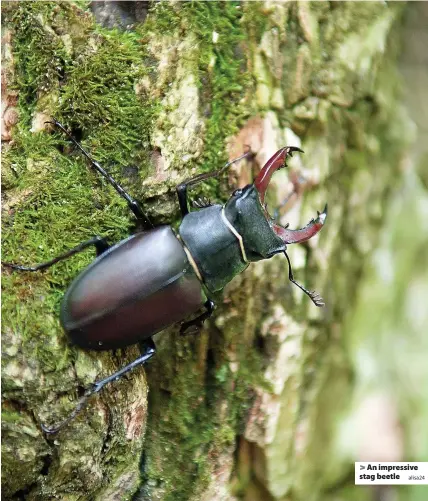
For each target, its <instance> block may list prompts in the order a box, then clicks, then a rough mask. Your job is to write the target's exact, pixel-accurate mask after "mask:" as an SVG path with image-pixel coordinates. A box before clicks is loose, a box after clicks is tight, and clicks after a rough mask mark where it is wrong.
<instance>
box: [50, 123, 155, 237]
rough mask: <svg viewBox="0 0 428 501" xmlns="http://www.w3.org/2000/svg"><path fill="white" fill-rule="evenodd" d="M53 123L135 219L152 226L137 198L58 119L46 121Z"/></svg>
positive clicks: (149, 226)
mask: <svg viewBox="0 0 428 501" xmlns="http://www.w3.org/2000/svg"><path fill="white" fill-rule="evenodd" d="M46 123H50V124H53V125H55V127H58V129H60V130H61V131H62V132H63V133H64V134H65V135H66V136H67V137H68V139H69V140H70V141H71V142H72V143H73V144H74V145H75V146H76V147H77V148H78V149H79V151H80V152H81V153H82V154H83V156H84V157H85V158H87V159H88V160H89V162H90V163H91V166H92V167H93V168H94V169H95V170H96V171H97V172H99V173H100V174H101V175H102V176H103V177H104V178H105V179H107V181H108V182H109V183H110V184H111V186H113V188H114V189H115V190H116V191H117V192H118V193H119V195H120V196H121V197H122V198H124V199H125V200H126V201H127V203H128V207H129V208H130V210H131V211H132V212H133V213H134V215H135V217H136V218H137V220H138V221H139V222H140V223H141V225H142V226H143V227H144V228H148V229H151V228H153V224H152V223H151V221H150V219H149V218H148V216H147V215H146V214H145V212H144V211H143V208H142V207H141V205H140V203H139V202H138V200H136V199H135V198H134V197H132V196H131V195H129V193H127V192H126V191H125V190H124V189H123V188H122V186H120V184H119V183H117V182H116V181H115V180H114V179H113V178H112V177H111V176H110V174H108V173H107V172H106V171H105V170H104V169H103V168H102V167H101V165H100V164H99V163H98V162H97V161H96V160H94V159H93V158H92V157H91V155H90V154H89V153H88V152H87V151H86V150H85V149H84V148H83V146H82V145H81V144H80V143H79V142H78V141H76V139H75V138H74V137H73V136H72V135H71V134H70V133H69V132H68V131H67V129H66V128H65V127H64V126H63V125H62V124H61V123H60V122H58V120H55V119H52V121H51V122H46Z"/></svg>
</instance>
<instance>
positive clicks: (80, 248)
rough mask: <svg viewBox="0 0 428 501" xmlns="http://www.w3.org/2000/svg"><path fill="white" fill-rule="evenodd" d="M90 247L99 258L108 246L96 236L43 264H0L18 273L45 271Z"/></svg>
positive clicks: (104, 240) (103, 239) (105, 241)
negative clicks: (92, 246)
mask: <svg viewBox="0 0 428 501" xmlns="http://www.w3.org/2000/svg"><path fill="white" fill-rule="evenodd" d="M91 245H94V246H95V249H96V252H97V256H100V255H101V254H102V253H103V252H105V251H106V250H107V249H108V248H109V247H110V246H109V244H108V243H107V240H106V239H105V238H102V237H99V236H96V237H93V238H91V239H89V240H86V241H85V242H82V243H81V244H79V245H76V247H74V248H73V249H71V250H69V251H67V252H64V254H60V255H59V256H57V257H54V258H53V259H50V260H49V261H46V262H44V263H40V264H36V265H34V266H23V265H21V264H13V263H3V262H2V263H1V264H2V265H3V266H6V267H8V268H12V269H13V270H19V271H39V270H45V269H46V268H50V267H51V266H52V265H54V264H55V263H58V261H63V260H64V259H67V258H69V257H71V256H74V254H77V253H79V252H82V251H83V250H85V249H86V248H87V247H90V246H91Z"/></svg>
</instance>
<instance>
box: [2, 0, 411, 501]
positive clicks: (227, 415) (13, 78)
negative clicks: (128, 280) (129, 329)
mask: <svg viewBox="0 0 428 501" xmlns="http://www.w3.org/2000/svg"><path fill="white" fill-rule="evenodd" d="M88 7H89V4H88V3H87V2H73V3H69V2H27V1H22V2H19V3H15V2H4V3H3V10H4V22H5V23H6V26H7V29H8V30H9V33H10V39H8V40H7V43H8V47H9V49H10V51H9V54H10V55H11V58H10V59H8V68H9V69H10V71H9V72H8V74H7V78H6V83H7V84H8V85H9V86H10V88H11V89H12V90H13V92H14V93H16V95H17V100H18V101H17V104H16V109H17V110H18V116H19V120H18V121H17V123H16V125H15V124H14V123H10V125H11V126H12V129H11V131H10V137H11V139H12V140H11V141H10V142H9V144H7V145H6V146H5V151H4V160H3V167H2V168H3V183H4V186H5V188H7V192H6V194H5V203H4V209H5V212H4V218H3V258H2V259H3V260H4V261H15V262H23V263H36V262H41V261H44V260H46V259H49V258H51V257H53V256H55V255H58V254H60V253H61V252H63V251H64V250H66V249H68V248H71V247H72V246H74V245H76V244H77V243H78V242H80V241H82V240H85V239H87V238H89V237H91V236H93V235H95V234H100V235H103V236H105V237H107V239H108V240H109V241H112V242H113V241H119V240H120V239H121V238H124V237H125V236H126V235H127V234H128V232H129V230H130V229H132V226H133V222H132V218H131V217H130V216H129V214H128V211H127V208H126V206H125V204H124V203H123V201H121V200H120V199H119V198H118V197H117V196H116V194H115V193H114V192H113V190H112V189H111V188H110V187H108V186H106V185H105V184H104V183H103V182H100V181H99V179H98V178H97V177H96V175H95V174H93V173H92V172H91V171H90V170H89V169H88V168H87V167H86V165H85V162H84V161H83V160H82V159H81V158H80V157H79V156H78V155H76V154H75V152H74V151H73V149H72V148H71V147H70V146H69V144H68V142H67V141H66V139H65V138H63V137H61V136H60V135H58V134H55V133H54V132H53V131H52V130H51V129H50V128H49V126H47V125H46V124H45V123H44V122H45V121H46V119H47V118H49V117H52V116H54V117H55V118H57V119H58V120H60V121H62V122H64V124H65V125H66V127H67V128H68V129H70V130H71V131H72V132H73V133H74V134H75V135H76V136H77V137H78V138H79V139H80V140H81V141H82V143H83V145H84V146H85V147H86V148H88V149H89V150H90V151H91V152H92V153H93V155H94V156H95V157H96V159H97V160H98V161H100V163H102V164H103V165H104V166H105V167H106V168H108V169H109V171H110V172H111V173H112V174H113V175H114V176H115V177H117V178H118V180H119V181H120V182H121V184H123V185H124V186H126V187H127V189H128V190H129V191H131V192H132V193H134V194H135V195H136V196H137V198H139V199H141V200H142V201H143V203H144V204H145V207H147V210H148V213H149V215H150V217H151V218H152V220H153V221H155V222H156V223H169V222H171V221H172V222H174V221H177V220H178V205H177V203H176V201H175V194H174V186H175V185H176V184H177V183H178V182H180V181H182V180H184V179H185V178H187V177H189V176H191V175H193V174H195V173H198V172H201V171H208V170H214V169H217V168H219V167H220V166H221V165H222V164H223V163H224V162H225V161H226V160H227V158H228V152H229V155H232V156H233V154H235V156H236V155H237V154H240V153H242V149H243V148H244V146H245V145H249V146H250V147H251V148H252V149H253V150H254V151H255V152H257V153H258V155H257V157H256V160H257V162H256V163H257V164H258V165H259V166H260V165H261V164H263V162H264V160H266V159H267V158H268V156H270V155H271V154H272V153H273V152H274V151H275V150H276V149H278V148H279V147H281V146H283V145H284V144H287V143H288V144H293V145H295V146H302V147H303V149H304V150H305V152H306V153H305V156H304V157H302V158H299V159H293V162H290V176H287V174H286V173H280V174H278V176H277V178H276V183H275V186H273V187H272V190H270V194H269V202H270V203H271V204H277V203H278V202H279V201H280V200H281V199H282V198H284V196H285V194H286V192H287V190H288V189H289V188H290V181H289V180H290V179H298V178H299V179H300V178H304V181H303V180H302V179H301V180H300V184H301V185H303V186H304V187H305V188H306V191H305V193H304V195H303V196H302V192H303V189H301V190H300V191H299V194H298V196H297V197H296V196H295V197H294V198H292V200H291V203H289V204H288V205H287V209H289V210H288V212H287V214H286V215H285V216H284V215H283V216H282V219H283V222H285V220H287V221H289V222H290V223H291V224H292V225H294V226H298V225H299V224H302V223H303V224H305V223H306V222H307V220H309V219H310V218H311V217H313V215H314V212H315V210H316V209H318V210H321V209H322V207H323V206H324V203H325V201H328V202H329V205H330V212H329V219H328V224H327V225H326V227H325V229H324V230H323V232H322V233H321V235H320V237H319V238H317V239H316V240H314V241H311V242H310V243H309V244H308V245H307V246H304V247H302V246H301V247H299V246H294V247H293V248H290V257H291V258H292V261H293V263H294V267H295V274H296V276H298V278H299V281H301V282H303V283H305V285H306V286H308V287H310V288H316V289H317V290H319V291H322V292H323V294H324V295H325V299H326V302H327V307H326V308H325V310H323V311H320V310H317V309H315V307H313V305H312V304H311V303H309V301H308V300H307V299H305V298H302V295H301V292H300V291H298V290H294V289H292V288H290V286H289V283H288V281H287V270H286V266H285V263H284V262H283V261H284V260H283V259H282V260H281V259H280V258H275V259H273V260H271V261H267V262H261V263H257V265H254V266H252V267H251V268H250V269H248V270H247V271H246V273H245V274H243V275H242V276H240V277H237V279H235V280H234V281H233V282H232V284H230V286H229V287H228V288H227V289H226V291H225V295H224V299H220V300H219V301H218V308H217V311H216V314H215V315H214V317H213V319H212V320H211V321H210V322H207V324H206V327H205V328H204V330H203V331H202V332H201V334H200V335H199V336H198V337H190V338H188V337H186V338H182V337H180V336H179V335H178V328H177V327H172V328H170V329H168V330H167V331H165V332H164V333H162V334H160V335H159V336H157V337H156V343H157V345H158V354H157V357H156V358H155V359H154V360H153V361H152V362H151V364H150V365H149V366H148V367H147V374H148V376H147V380H148V381H149V387H150V392H149V406H148V408H149V410H148V411H147V382H146V377H145V375H144V371H143V370H141V369H140V370H137V371H135V373H133V374H132V376H130V377H129V378H127V379H126V380H121V381H118V382H117V383H115V384H114V385H111V387H110V388H109V389H108V390H106V391H104V392H103V393H102V394H101V395H100V396H99V397H97V398H94V399H93V400H92V401H91V404H90V405H89V406H88V409H87V410H86V411H85V412H84V413H82V414H81V415H80V416H79V417H78V418H77V419H76V420H75V421H74V422H73V423H71V424H70V426H68V427H67V428H66V429H64V430H63V431H61V433H60V434H59V435H58V436H57V437H55V438H54V439H47V438H46V437H44V436H43V434H42V433H41V431H40V427H39V425H40V423H41V422H45V423H50V422H54V421H56V420H59V419H61V418H63V417H64V416H66V415H67V414H68V413H69V412H70V410H71V409H72V408H73V405H74V402H75V401H76V399H77V393H78V391H77V390H78V389H80V390H81V389H82V388H83V387H86V386H87V385H89V384H90V383H91V382H93V381H94V380H95V379H97V378H99V377H101V376H102V375H107V374H109V373H111V372H113V371H114V370H115V369H116V368H118V367H119V366H121V365H123V364H124V363H125V361H129V360H131V359H132V358H135V357H136V356H137V353H138V349H137V348H136V347H133V348H129V349H127V350H122V351H121V352H119V353H113V354H112V353H102V354H100V353H96V354H92V353H87V352H83V351H82V350H78V349H76V348H75V347H72V346H70V345H69V344H68V343H67V340H66V339H65V335H64V333H63V332H62V331H61V328H60V325H59V321H58V310H59V304H60V301H61V297H62V294H63V292H64V290H65V289H66V287H67V284H69V283H70V281H71V280H72V279H73V278H74V277H75V276H76V275H77V273H78V272H79V270H81V269H82V268H84V266H85V265H87V264H88V263H89V262H90V260H91V255H90V252H87V253H84V254H82V255H79V256H76V257H74V258H73V259H72V260H70V261H68V262H66V263H63V264H60V265H58V266H55V267H53V268H51V269H49V270H47V271H46V272H44V273H43V274H40V275H36V274H26V273H23V274H18V273H9V272H6V273H5V274H4V277H3V286H4V291H5V292H4V294H3V326H4V333H3V351H4V359H3V397H4V405H3V416H4V417H3V447H4V449H3V450H4V453H3V471H4V472H5V473H6V474H5V476H4V480H3V486H4V487H3V489H4V491H3V492H4V495H5V496H6V497H7V496H8V497H9V498H10V499H19V497H20V496H21V498H22V497H24V498H25V499H29V500H33V499H34V500H36V499H41V498H43V499H63V500H77V499H103V500H106V499H131V497H132V496H134V499H142V498H144V499H159V500H172V499H173V500H189V499H193V500H197V499H198V500H201V499H204V500H207V501H208V500H214V499H215V500H216V501H218V500H221V499H224V500H234V499H246V500H247V501H250V500H252V499H254V500H256V499H263V500H268V499H277V500H282V499H290V500H291V499H292V500H295V501H298V500H303V499H304V500H307V499H323V496H325V495H326V494H325V493H326V492H327V493H328V492H329V490H331V489H334V488H335V487H334V486H335V485H337V484H340V482H342V481H343V479H346V475H347V473H348V471H347V469H346V468H347V466H346V465H344V464H343V463H340V461H337V462H331V463H330V462H328V460H327V459H328V454H329V450H330V448H331V446H332V443H331V442H332V436H333V430H334V421H335V417H336V416H337V414H338V413H339V412H340V411H341V410H342V409H343V407H344V405H345V404H346V401H347V398H346V395H347V394H348V393H349V391H350V388H351V385H352V377H351V374H350V364H349V360H348V359H347V352H346V349H345V347H344V345H343V337H342V336H343V335H344V333H343V332H342V330H341V329H342V325H343V321H344V318H345V317H346V315H347V314H348V311H349V309H352V304H353V299H354V297H355V294H356V291H357V290H358V285H359V283H360V279H361V273H362V269H363V266H364V263H365V260H366V259H367V256H369V255H370V252H371V250H372V249H373V246H374V245H375V243H376V240H377V234H378V230H379V227H380V226H381V224H382V220H383V206H384V203H385V199H386V196H387V194H388V192H389V190H390V189H391V186H392V185H393V184H394V183H395V182H396V181H397V178H398V175H399V169H398V167H399V162H400V158H401V154H402V151H403V150H404V148H405V146H406V142H407V137H406V134H405V128H406V118H405V116H404V115H402V114H401V112H400V108H399V106H397V98H396V91H397V85H396V84H395V74H394V60H395V57H396V47H395V44H394V36H395V34H396V33H397V32H398V31H397V30H398V28H397V21H398V20H399V17H400V12H401V10H402V5H401V4H385V3H377V2H376V3H364V4H363V3H351V2H349V3H347V2H338V3H329V4H327V3H317V2H313V3H303V2H299V3H293V2H289V3H279V2H243V3H238V2H159V3H154V4H153V5H151V6H150V8H149V12H148V15H147V18H146V19H145V22H144V24H138V23H137V24H136V25H135V26H132V27H131V28H130V29H124V28H123V26H121V27H120V29H112V28H105V27H102V26H100V25H98V24H97V23H95V21H94V19H93V17H92V14H91V13H90V12H89V10H88ZM373 166H376V169H373V168H372V167H373ZM250 167H251V166H249V165H246V166H244V167H242V166H238V167H237V168H236V169H235V170H234V171H233V174H234V175H233V176H232V179H233V182H234V183H235V184H240V183H244V184H245V181H246V180H248V179H250V177H251V176H250V174H249V171H250ZM293 176H294V178H293ZM229 191H230V187H229V186H228V185H227V180H226V179H222V180H220V182H219V183H212V184H208V185H207V186H206V187H203V188H202V189H201V191H200V194H203V195H205V196H208V197H210V198H214V197H216V198H219V199H224V198H225V197H227V193H228V192H229ZM166 309H167V305H166ZM147 422H148V426H147V431H146V423H147ZM12 472H13V473H12ZM344 495H345V494H344Z"/></svg>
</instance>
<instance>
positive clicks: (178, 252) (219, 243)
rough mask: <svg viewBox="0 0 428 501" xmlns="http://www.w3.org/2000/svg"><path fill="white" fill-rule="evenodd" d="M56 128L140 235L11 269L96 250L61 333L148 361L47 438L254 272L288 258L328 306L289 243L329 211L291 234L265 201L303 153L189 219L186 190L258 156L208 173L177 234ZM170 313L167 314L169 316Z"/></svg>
mask: <svg viewBox="0 0 428 501" xmlns="http://www.w3.org/2000/svg"><path fill="white" fill-rule="evenodd" d="M50 123H52V124H53V125H55V126H56V127H58V128H59V129H60V130H61V131H62V132H63V133H65V134H66V135H67V136H68V138H69V139H70V141H72V143H73V144H74V145H75V146H76V147H77V148H78V149H79V150H80V152H81V153H82V154H83V155H84V156H85V157H86V158H87V160H89V162H90V164H91V166H92V167H93V168H94V169H95V170H96V171H98V172H99V173H100V174H101V175H102V176H103V177H104V178H105V179H106V180H107V181H108V182H109V183H110V184H111V185H112V186H113V187H114V188H115V189H116V191H117V192H118V193H119V195H120V196H122V197H123V198H124V199H125V200H126V201H127V203H128V206H129V208H130V209H131V211H132V212H133V213H134V215H135V216H136V218H137V220H138V221H139V223H140V224H141V226H142V227H143V228H144V229H145V230H147V231H143V232H139V233H136V234H134V235H131V236H130V237H128V238H126V239H125V240H122V241H121V242H119V243H117V244H115V245H113V246H110V245H109V244H108V243H107V242H106V240H105V239H104V238H102V237H99V236H97V237H94V238H91V239H90V240H87V241H85V242H82V243H81V244H79V245H78V246H76V247H74V248H73V249H71V250H69V251H68V252H65V253H64V254H61V255H60V256H57V257H55V258H54V259H51V260H50V261H47V262H45V263H41V264H39V265H36V266H32V267H28V266H22V265H18V264H12V263H3V264H4V265H5V266H7V267H9V268H12V269H15V270H21V271H38V270H43V269H46V268H49V267H50V266H52V265H54V264H55V263H57V262H58V261H61V260H64V259H67V258H68V257H70V256H73V255H74V254H77V253H78V252H81V251H82V250H84V249H86V248H87V247H90V246H92V245H93V246H94V247H95V249H96V253H97V258H96V259H95V260H94V261H93V262H92V263H91V264H90V265H89V266H88V267H87V268H86V269H84V270H83V271H82V272H81V273H80V274H79V275H78V276H77V278H76V279H75V280H74V281H73V282H72V284H71V285H70V287H69V289H68V290H67V292H66V294H65V296H64V299H63V301H62V304H61V315H60V319H61V324H62V326H63V328H64V330H65V332H66V333H67V334H68V335H69V337H70V339H71V340H72V342H73V343H75V344H76V345H78V346H80V347H81V348H86V349H91V350H110V349H114V348H121V347H124V346H128V345H131V344H135V343H137V342H139V341H144V342H145V344H144V349H143V353H142V355H141V356H140V357H138V358H137V359H136V360H134V361H133V362H131V363H130V364H128V365H126V366H125V367H123V368H122V369H120V370H119V371H117V372H115V373H114V374H112V375H111V376H109V377H106V378H104V379H102V380H100V381H97V382H95V383H94V384H93V385H92V386H91V387H90V388H88V389H87V390H86V391H85V393H84V395H83V396H82V397H81V398H80V400H79V401H78V403H77V405H76V408H75V409H74V411H73V412H72V413H71V414H70V415H69V416H68V417H67V418H66V419H65V420H64V421H62V422H61V423H60V424H58V425H57V426H53V427H46V426H43V425H42V428H43V430H44V431H45V432H46V433H56V432H57V431H58V430H59V429H60V428H62V426H64V425H65V424H67V423H68V422H70V421H71V420H72V419H74V417H75V416H76V415H77V414H78V413H79V412H80V410H82V408H83V407H84V406H85V404H86V402H87V400H88V398H89V397H90V396H92V395H94V394H96V393H98V392H99V391H100V390H101V389H102V388H103V387H104V386H105V385H106V384H108V383H110V382H112V381H114V380H115V379H117V378H119V377H120V376H122V375H124V374H126V373H127V372H129V371H130V370H132V369H133V368H135V367H137V366H138V365H142V364H145V363H146V362H147V361H148V360H149V359H150V358H151V357H152V356H153V355H154V354H155V353H156V347H155V344H154V342H153V339H152V336H153V335H154V334H156V333H157V332H160V331H162V330H163V329H165V328H166V327H168V326H170V325H172V324H175V323H177V322H180V321H182V320H184V319H185V318H186V317H189V315H192V314H194V313H196V312H197V311H198V310H200V308H202V307H203V308H205V311H204V312H203V313H202V314H200V315H199V316H197V317H196V318H194V319H192V320H189V321H186V322H184V323H183V324H182V325H181V328H180V333H182V334H183V333H184V332H185V331H186V330H188V329H189V328H190V327H192V326H197V327H201V326H202V324H203V322H204V320H206V319H207V318H209V317H210V316H211V314H212V312H213V310H214V301H213V299H212V298H213V294H214V293H216V292H219V291H221V290H222V289H223V288H224V286H225V285H226V284H227V283H229V282H230V281H231V280H232V279H233V277H235V276H236V275H237V274H239V273H241V272H242V271H243V270H245V268H247V266H248V265H249V263H251V262H254V261H259V260H261V259H269V258H271V257H272V256H274V255H275V254H279V253H283V254H284V255H285V257H286V259H287V262H288V267H289V280H290V281H291V282H292V283H293V284H295V285H297V287H299V288H300V289H301V290H302V291H303V292H304V293H305V294H307V295H308V296H309V297H310V299H311V300H312V302H313V303H314V304H315V305H316V306H324V301H323V299H322V298H321V297H320V296H319V295H318V294H317V293H316V292H315V291H308V290H307V289H305V288H304V287H303V286H302V285H300V284H299V283H298V282H296V280H295V279H294V276H293V271H292V268H291V263H290V259H289V257H288V255H287V252H286V249H287V244H293V243H300V242H305V241H307V240H309V239H310V238H311V237H312V236H314V235H315V234H316V233H318V232H319V231H320V229H321V228H322V227H323V225H324V223H325V220H326V217H327V205H326V206H325V208H324V210H323V212H322V213H319V212H318V216H317V218H316V219H312V220H311V221H310V222H309V223H308V224H307V225H306V226H305V227H304V228H302V229H299V230H290V229H288V228H287V227H283V226H280V225H279V224H278V223H277V222H275V220H274V219H272V218H271V217H270V215H269V213H268V212H267V209H266V204H265V201H264V200H265V194H266V190H267V187H268V185H269V182H270V180H271V177H272V175H273V174H274V172H275V171H277V170H278V169H280V168H281V167H284V166H285V165H286V159H287V157H288V156H292V154H293V152H295V151H299V152H301V153H303V151H302V150H301V149H300V148H297V147H293V146H286V147H284V148H281V149H280V150H279V151H277V152H276V153H275V154H274V155H273V156H272V157H271V158H270V159H269V160H268V161H267V163H266V164H265V165H264V167H263V168H262V170H261V171H260V173H259V174H258V176H257V177H256V179H255V181H254V183H253V184H249V185H247V186H245V187H244V188H242V189H238V190H235V191H234V192H233V194H232V196H231V197H230V198H229V200H228V201H227V202H226V203H225V204H224V205H223V206H222V205H219V204H215V205H211V204H210V203H207V202H206V201H202V202H199V203H196V204H194V206H196V207H198V208H199V210H197V211H190V210H189V202H188V198H187V190H188V188H189V187H190V186H194V185H195V184H198V183H200V182H202V181H205V180H207V179H210V178H214V177H218V176H219V175H220V174H221V173H223V172H224V171H225V170H226V169H227V168H228V167H229V166H230V165H231V164H233V163H235V162H237V161H239V160H241V159H242V158H244V157H246V156H249V155H252V153H251V152H247V153H244V154H243V155H241V156H240V157H238V158H236V159H235V160H232V161H230V162H228V163H227V164H226V165H225V166H224V167H223V168H222V169H220V170H218V171H213V172H208V173H203V174H200V175H198V176H196V177H194V178H191V179H188V180H186V181H184V182H182V183H181V184H179V185H178V186H177V188H176V190H177V196H178V202H179V205H180V211H181V215H182V222H181V224H180V227H179V230H178V233H175V232H174V231H173V229H172V228H171V227H170V226H160V227H157V228H154V227H153V225H152V224H151V222H150V219H149V218H148V217H147V215H146V214H145V212H144V210H143V208H142V206H141V204H140V203H139V202H138V201H137V200H135V199H134V198H133V197H132V196H130V195H129V194H128V193H127V192H126V191H125V190H124V189H123V188H122V187H121V186H120V185H119V184H118V183H117V182H116V181H115V180H114V179H113V178H112V177H111V176H110V175H109V174H108V173H107V172H106V171H105V170H104V169H103V168H102V167H101V165H100V164H99V163H98V162H96V161H95V160H94V159H93V158H92V157H91V155H89V153H88V152H87V151H86V150H84V149H83V147H82V146H81V145H80V144H79V143H78V142H77V141H76V139H75V138H74V137H73V136H72V135H71V134H70V133H69V132H68V131H67V130H66V129H65V128H64V126H63V125H62V124H61V123H60V122H58V121H57V120H53V121H52V122H50ZM165 304H168V311H166V310H165Z"/></svg>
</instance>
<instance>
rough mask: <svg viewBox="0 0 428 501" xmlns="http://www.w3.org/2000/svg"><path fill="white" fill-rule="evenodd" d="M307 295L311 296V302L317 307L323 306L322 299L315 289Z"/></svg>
mask: <svg viewBox="0 0 428 501" xmlns="http://www.w3.org/2000/svg"><path fill="white" fill-rule="evenodd" d="M308 295H309V297H310V298H311V300H312V302H313V303H314V304H315V306H318V307H322V306H325V302H324V299H323V298H322V297H321V296H320V295H319V294H318V292H317V291H310V292H309V294H308Z"/></svg>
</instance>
